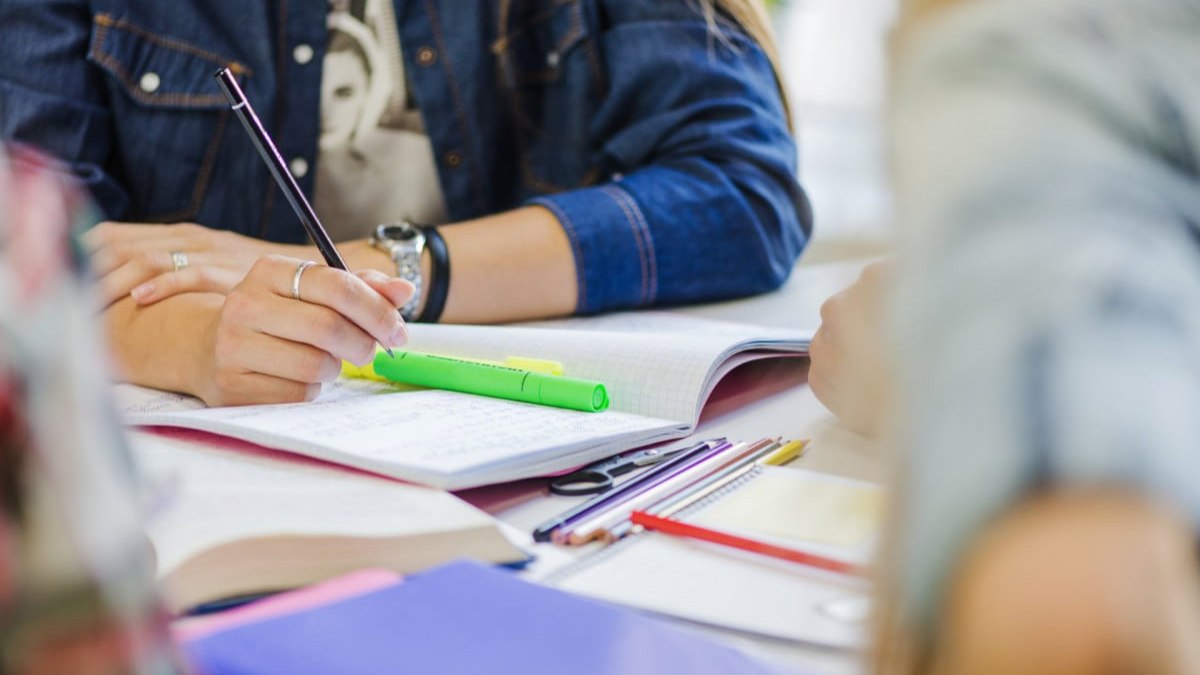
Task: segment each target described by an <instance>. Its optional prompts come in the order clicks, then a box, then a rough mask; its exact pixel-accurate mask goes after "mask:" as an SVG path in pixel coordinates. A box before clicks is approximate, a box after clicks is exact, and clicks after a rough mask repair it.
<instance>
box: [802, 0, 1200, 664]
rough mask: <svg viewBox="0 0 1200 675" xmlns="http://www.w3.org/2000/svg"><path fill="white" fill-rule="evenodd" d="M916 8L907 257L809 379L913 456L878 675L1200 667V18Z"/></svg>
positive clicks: (1007, 6) (1018, 6)
mask: <svg viewBox="0 0 1200 675" xmlns="http://www.w3.org/2000/svg"><path fill="white" fill-rule="evenodd" d="M907 9H908V11H909V12H910V17H915V18H913V19H912V20H910V21H907V22H905V23H904V24H903V25H902V26H901V27H900V29H899V30H898V33H897V38H898V47H897V54H898V55H899V58H898V60H897V65H896V69H895V78H894V81H893V92H892V102H891V103H892V110H891V124H892V128H891V138H892V145H893V148H892V151H893V155H892V164H893V166H892V169H893V180H894V186H895V195H896V203H897V217H898V222H899V224H900V227H901V229H902V236H903V238H904V244H903V246H902V250H901V254H900V256H899V257H898V260H897V261H896V262H895V263H893V264H894V265H895V266H896V267H897V269H895V270H893V272H892V275H891V276H889V275H888V274H887V273H886V272H884V273H880V270H874V271H872V272H869V273H867V274H866V275H864V277H863V279H862V280H860V282H859V283H858V284H856V285H855V286H854V287H852V288H851V289H849V290H848V291H847V292H846V293H844V294H842V295H841V296H838V297H837V298H835V299H834V300H833V301H831V303H830V304H828V305H827V307H826V308H825V310H824V318H825V325H824V326H823V327H822V329H821V333H822V336H821V340H819V341H818V342H817V343H815V344H814V363H813V369H814V370H815V371H816V380H815V381H814V389H815V390H816V389H820V394H821V396H822V400H823V401H826V402H827V404H829V405H830V407H831V408H832V409H835V410H836V411H837V412H839V413H840V414H842V415H844V416H845V417H846V418H847V419H848V420H849V421H850V423H851V424H854V425H856V426H858V427H859V428H862V429H866V430H868V431H874V432H875V433H877V434H880V435H881V436H882V437H883V438H885V439H889V438H890V439H892V440H897V441H898V442H899V445H900V449H901V450H902V455H901V462H902V463H903V464H904V468H903V470H902V472H901V478H900V485H899V486H898V499H899V505H898V512H897V513H896V518H895V521H896V522H895V523H894V524H895V525H896V526H897V527H895V528H894V529H893V530H892V532H891V537H892V541H890V542H889V543H888V544H887V546H885V549H886V554H885V556H884V557H883V559H882V561H881V569H882V575H881V576H882V578H881V582H882V589H883V596H882V599H881V606H880V608H879V611H878V617H877V622H878V635H877V637H878V640H877V645H876V651H875V654H874V666H875V670H876V671H877V672H881V673H912V672H929V673H972V674H980V673H982V674H985V675H986V674H988V673H1065V674H1070V673H1132V672H1136V673H1196V672H1200V643H1198V642H1197V640H1196V638H1195V636H1196V635H1197V634H1200V586H1198V584H1197V573H1198V571H1200V568H1198V566H1197V559H1196V551H1197V548H1196V531H1197V530H1196V528H1197V524H1198V522H1200V415H1198V414H1197V411H1198V410H1200V236H1198V235H1200V232H1198V230H1197V227H1198V226H1200V145H1198V142H1200V141H1198V140H1197V139H1200V80H1197V77H1196V76H1197V74H1198V73H1200V42H1197V40H1196V36H1197V35H1200V3H1198V2H1195V0H1148V1H1142V2H1138V3H1130V2H1119V1H1117V0H1086V1H1085V0H1037V1H1033V0H1008V1H1005V2H988V3H983V2H966V1H963V2H946V1H942V2H914V3H911V4H910V6H909V7H908V8H907ZM885 317H886V319H885ZM821 357H823V358H821ZM875 363H878V364H882V365H881V366H879V367H873V366H872V365H871V364H875ZM889 372H893V373H895V377H894V379H893V378H891V377H890V376H889V374H888V373H889ZM884 410H890V412H886V413H885V412H883V411H884Z"/></svg>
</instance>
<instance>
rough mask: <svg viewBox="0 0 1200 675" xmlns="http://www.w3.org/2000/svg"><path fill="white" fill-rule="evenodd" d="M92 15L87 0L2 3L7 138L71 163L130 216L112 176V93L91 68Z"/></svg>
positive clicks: (1, 128) (0, 120)
mask: <svg viewBox="0 0 1200 675" xmlns="http://www.w3.org/2000/svg"><path fill="white" fill-rule="evenodd" d="M91 25H92V15H91V11H90V10H89V6H88V3H86V2H82V1H80V0H4V2H0V26H3V27H4V28H3V31H4V39H2V40H0V138H3V139H5V140H11V141H17V142H20V143H24V144H27V145H31V146H34V147H37V148H40V149H41V150H43V151H45V152H46V153H48V154H50V155H53V156H55V157H57V158H59V159H61V160H62V161H64V162H66V163H67V164H68V165H69V166H70V167H71V169H72V170H73V172H74V173H75V175H76V176H77V177H78V178H79V179H80V181H81V182H82V183H83V185H84V186H85V187H86V188H87V189H88V190H89V191H90V192H91V194H92V196H93V198H94V199H95V200H96V202H97V204H98V205H99V206H100V207H101V209H102V210H103V211H104V213H105V215H106V216H107V217H109V218H120V217H122V216H123V215H124V214H125V212H126V210H127V209H128V204H129V197H128V193H127V192H126V190H125V189H124V188H123V187H122V186H121V185H120V184H119V182H117V181H116V180H114V178H113V176H111V175H110V173H109V167H108V162H109V157H110V156H111V152H112V142H113V141H112V136H113V134H112V130H111V124H110V119H109V116H110V114H111V113H110V112H109V109H108V106H107V102H106V100H105V92H104V90H103V86H102V84H101V83H100V82H99V81H98V77H97V75H96V74H95V72H93V71H94V69H93V68H92V66H91V65H90V64H89V63H88V60H87V52H88V44H89V40H90V38H91Z"/></svg>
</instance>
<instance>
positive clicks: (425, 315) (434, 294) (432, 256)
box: [417, 225, 450, 323]
mask: <svg viewBox="0 0 1200 675" xmlns="http://www.w3.org/2000/svg"><path fill="white" fill-rule="evenodd" d="M419 227H420V228H421V231H422V232H423V233H424V234H425V248H426V249H428V251H429V260H430V263H431V264H430V270H429V276H430V278H429V279H426V280H425V282H426V283H425V289H424V290H425V307H424V309H423V310H421V316H420V317H418V318H417V321H419V322H421V323H437V322H438V319H440V318H441V317H442V310H444V309H445V308H446V298H447V296H449V295H450V251H449V250H448V249H447V248H446V240H445V239H443V238H442V234H441V233H440V232H438V229H437V227H435V226H433V225H420V226H419Z"/></svg>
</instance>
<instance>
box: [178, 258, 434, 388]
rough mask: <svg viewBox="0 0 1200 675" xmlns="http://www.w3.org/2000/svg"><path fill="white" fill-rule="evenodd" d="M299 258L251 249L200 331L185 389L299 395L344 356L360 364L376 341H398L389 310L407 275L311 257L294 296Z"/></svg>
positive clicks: (395, 316) (332, 372)
mask: <svg viewBox="0 0 1200 675" xmlns="http://www.w3.org/2000/svg"><path fill="white" fill-rule="evenodd" d="M301 262H302V261H301V260H298V259H295V258H286V257H283V256H275V255H269V256H266V257H263V258H260V259H258V261H257V262H255V263H254V265H253V266H252V267H251V268H250V271H249V272H248V273H247V274H246V275H245V277H244V278H243V279H242V281H241V282H240V283H238V284H237V285H236V286H235V287H234V288H233V289H232V290H231V291H230V292H229V294H228V295H227V296H226V297H225V300H224V303H223V304H222V305H221V307H220V310H219V312H217V313H216V314H215V316H214V317H213V318H212V320H211V321H209V322H208V325H207V328H206V330H204V331H203V334H202V337H201V345H200V347H201V351H200V353H201V358H200V359H199V362H198V363H197V364H196V368H195V369H194V372H193V373H192V374H191V375H192V387H191V389H192V392H191V393H194V394H196V395H197V396H199V397H200V398H202V399H204V401H205V402H206V403H208V404H209V405H210V406H218V405H245V404H253V403H285V402H298V401H308V400H312V399H314V398H316V396H317V394H319V393H320V391H321V384H322V383H324V382H329V381H332V380H333V379H335V378H336V377H337V376H338V374H339V373H340V372H341V365H342V360H343V359H344V360H346V361H350V362H352V363H355V364H358V365H362V364H366V363H369V362H370V361H371V360H372V359H373V358H374V356H375V344H376V342H378V343H379V344H383V345H386V346H388V347H398V346H402V345H403V344H404V343H405V342H407V339H408V332H407V329H406V328H405V325H404V321H403V320H402V319H401V318H400V314H399V312H397V311H396V309H397V308H398V307H401V306H403V305H404V303H405V302H407V301H408V298H409V297H410V296H411V295H412V292H413V287H412V285H411V284H409V283H408V282H407V281H404V280H402V279H394V278H390V277H388V276H387V275H385V274H383V273H381V272H376V271H373V270H368V271H364V272H359V273H357V274H351V273H348V272H343V271H340V270H336V269H332V268H330V267H325V266H323V265H313V266H311V267H309V268H308V269H306V270H305V271H304V273H303V275H302V276H301V280H300V299H299V300H297V299H295V298H293V297H292V283H293V279H294V278H295V274H296V269H297V267H298V266H299V265H300V264H301Z"/></svg>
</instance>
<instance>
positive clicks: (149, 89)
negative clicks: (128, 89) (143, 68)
mask: <svg viewBox="0 0 1200 675" xmlns="http://www.w3.org/2000/svg"><path fill="white" fill-rule="evenodd" d="M161 84H162V80H161V79H160V78H159V77H158V73H146V74H145V75H142V79H140V80H138V87H140V88H141V90H142V91H144V92H146V93H147V94H153V93H154V92H156V91H158V87H159V85H161Z"/></svg>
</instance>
